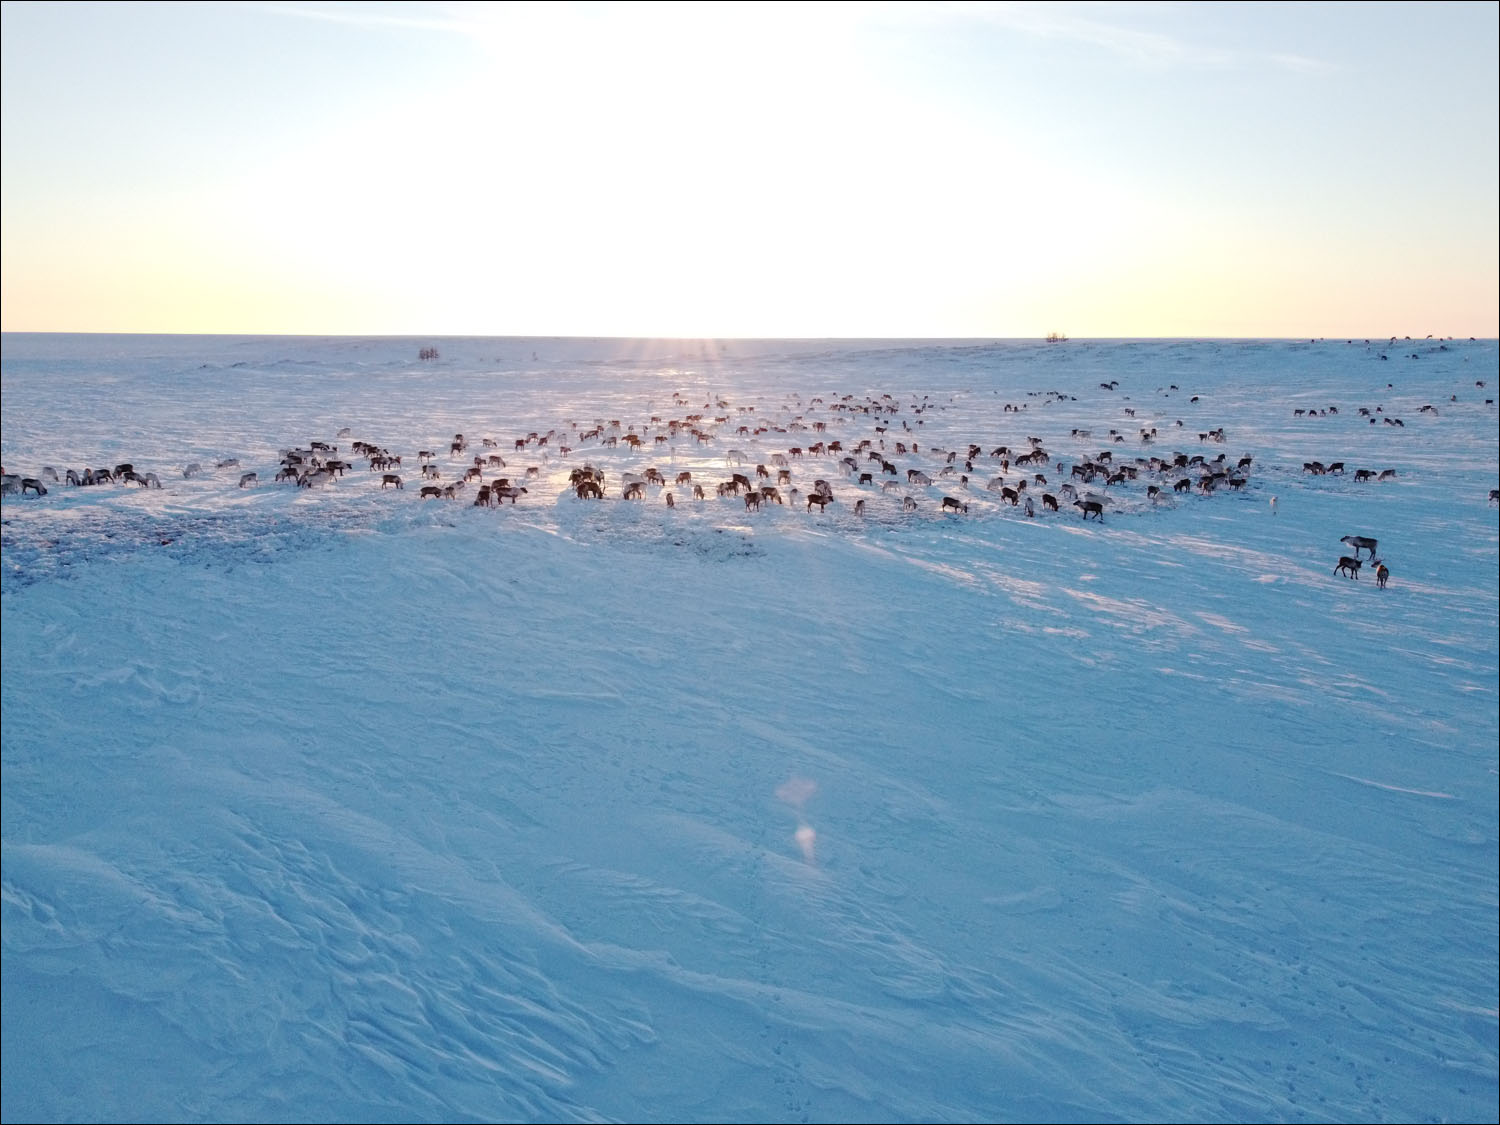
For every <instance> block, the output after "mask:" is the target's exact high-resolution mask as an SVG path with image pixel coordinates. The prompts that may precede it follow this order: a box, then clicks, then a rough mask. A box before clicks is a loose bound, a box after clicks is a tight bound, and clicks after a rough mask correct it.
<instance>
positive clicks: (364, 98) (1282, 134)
mask: <svg viewBox="0 0 1500 1125" xmlns="http://www.w3.org/2000/svg"><path fill="white" fill-rule="evenodd" d="M1497 13H1500V5H1497V4H1495V3H1479V4H1452V5H1443V4H1374V5H1368V4H1347V3H1340V4H1326V5H1325V4H1302V3H1297V4H1161V3H1141V4H1065V3H1059V4H1026V3H1016V4H1003V3H992V4H961V3H953V4H941V3H929V4H909V3H894V4H838V5H827V6H822V5H817V4H800V3H799V4H795V5H777V4H743V5H742V4H715V5H692V4H670V5H615V4H579V5H565V4H548V5H487V4H446V3H432V4H406V3H394V4H374V3H350V4H337V3H326V2H323V3H303V2H298V0H290V2H286V3H241V4H191V3H170V4H135V3H125V4H98V5H95V4H68V3H62V4H57V3H46V4H37V3H5V4H4V5H3V25H4V26H3V36H0V50H3V56H4V69H3V103H0V111H3V128H0V178H3V200H0V206H3V214H0V254H3V277H0V284H3V293H0V313H3V316H0V319H3V327H4V329H5V330H6V331H98V332H226V333H317V334H325V333H326V334H382V335H384V334H433V335H436V334H472V335H607V336H717V337H742V336H854V337H867V336H899V337H917V336H932V337H991V338H1001V337H1023V338H1024V337H1040V336H1044V335H1046V334H1047V333H1048V332H1054V331H1056V332H1063V333H1066V334H1068V335H1070V336H1073V337H1075V338H1081V337H1090V336H1094V337H1099V336H1103V337H1116V336H1282V337H1301V336H1345V337H1347V336H1360V337H1371V338H1374V337H1388V336H1390V335H1393V334H1396V335H1407V334H1410V335H1426V334H1427V333H1433V334H1435V335H1439V336H1442V335H1455V336H1464V337H1467V336H1491V337H1492V336H1496V335H1497V334H1500V283H1497V278H1500V219H1497V213H1500V178H1497V162H1500V113H1497V106H1500V93H1497V91H1500V69H1497V54H1500V52H1497V42H1500V20H1497Z"/></svg>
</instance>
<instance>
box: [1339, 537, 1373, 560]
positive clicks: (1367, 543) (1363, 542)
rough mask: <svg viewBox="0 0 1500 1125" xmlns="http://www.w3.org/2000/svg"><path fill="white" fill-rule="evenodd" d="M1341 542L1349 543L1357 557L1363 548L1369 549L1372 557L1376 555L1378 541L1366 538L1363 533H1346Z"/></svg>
mask: <svg viewBox="0 0 1500 1125" xmlns="http://www.w3.org/2000/svg"><path fill="white" fill-rule="evenodd" d="M1339 542H1340V543H1347V544H1349V546H1351V547H1353V548H1354V557H1355V558H1359V553H1360V551H1362V550H1368V551H1369V552H1370V558H1371V559H1373V558H1374V557H1375V547H1376V541H1375V540H1374V539H1369V538H1366V537H1365V536H1363V535H1346V536H1344V537H1343V538H1342V539H1340V540H1339Z"/></svg>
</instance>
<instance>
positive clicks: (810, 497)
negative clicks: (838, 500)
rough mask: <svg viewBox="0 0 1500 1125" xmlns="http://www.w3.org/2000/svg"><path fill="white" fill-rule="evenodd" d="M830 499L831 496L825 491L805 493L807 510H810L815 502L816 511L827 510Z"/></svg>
mask: <svg viewBox="0 0 1500 1125" xmlns="http://www.w3.org/2000/svg"><path fill="white" fill-rule="evenodd" d="M832 499H833V497H832V496H831V495H829V494H828V493H826V492H809V493H808V494H807V510H808V511H809V512H810V511H812V506H813V505H814V504H816V505H817V506H818V511H820V512H824V511H827V510H828V504H829V502H830V501H831V500H832Z"/></svg>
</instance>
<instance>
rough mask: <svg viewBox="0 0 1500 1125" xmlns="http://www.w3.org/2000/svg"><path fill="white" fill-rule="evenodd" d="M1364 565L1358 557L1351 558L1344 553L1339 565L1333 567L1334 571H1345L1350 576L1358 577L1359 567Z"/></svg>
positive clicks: (1337, 572)
mask: <svg viewBox="0 0 1500 1125" xmlns="http://www.w3.org/2000/svg"><path fill="white" fill-rule="evenodd" d="M1363 565H1364V564H1363V563H1361V562H1360V561H1359V560H1358V559H1351V558H1350V557H1349V556H1348V555H1343V556H1341V557H1340V558H1339V564H1338V566H1336V567H1334V568H1333V573H1335V574H1340V573H1343V574H1347V575H1348V576H1349V577H1350V578H1354V579H1358V578H1359V568H1360V567H1361V566H1363Z"/></svg>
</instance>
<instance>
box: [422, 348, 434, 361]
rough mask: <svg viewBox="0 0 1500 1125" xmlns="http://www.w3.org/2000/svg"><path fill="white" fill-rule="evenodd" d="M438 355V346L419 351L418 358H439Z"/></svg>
mask: <svg viewBox="0 0 1500 1125" xmlns="http://www.w3.org/2000/svg"><path fill="white" fill-rule="evenodd" d="M437 357H438V350H437V349H436V348H423V349H422V350H421V351H419V352H418V353H417V358H418V359H422V360H428V359H437Z"/></svg>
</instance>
